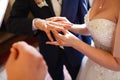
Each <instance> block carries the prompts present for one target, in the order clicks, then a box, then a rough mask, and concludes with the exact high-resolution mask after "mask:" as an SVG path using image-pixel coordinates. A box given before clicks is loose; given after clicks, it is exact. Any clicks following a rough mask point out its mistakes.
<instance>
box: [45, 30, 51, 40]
mask: <svg viewBox="0 0 120 80" xmlns="http://www.w3.org/2000/svg"><path fill="white" fill-rule="evenodd" d="M46 34H47V37H48V39H49V40H50V41H53V38H52V36H51V33H50V31H46Z"/></svg>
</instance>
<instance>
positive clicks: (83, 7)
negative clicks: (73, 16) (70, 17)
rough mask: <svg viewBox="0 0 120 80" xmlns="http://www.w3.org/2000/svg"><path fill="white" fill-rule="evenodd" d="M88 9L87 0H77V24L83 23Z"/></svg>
mask: <svg viewBox="0 0 120 80" xmlns="http://www.w3.org/2000/svg"><path fill="white" fill-rule="evenodd" d="M87 11H88V0H79V8H78V17H79V24H83V23H84V16H85V15H86V13H87Z"/></svg>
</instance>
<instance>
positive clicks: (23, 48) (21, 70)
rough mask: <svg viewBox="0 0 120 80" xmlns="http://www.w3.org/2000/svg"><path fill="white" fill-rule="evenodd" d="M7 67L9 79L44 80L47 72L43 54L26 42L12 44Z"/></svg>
mask: <svg viewBox="0 0 120 80" xmlns="http://www.w3.org/2000/svg"><path fill="white" fill-rule="evenodd" d="M5 67H6V71H7V76H8V80H44V78H45V76H46V73H47V65H46V63H45V61H44V59H43V57H42V55H41V54H40V53H39V52H38V51H37V50H36V49H35V48H33V47H32V46H30V45H28V44H27V43H25V42H17V43H14V44H13V45H12V47H11V52H10V56H9V58H8V61H7V63H6V66H5Z"/></svg>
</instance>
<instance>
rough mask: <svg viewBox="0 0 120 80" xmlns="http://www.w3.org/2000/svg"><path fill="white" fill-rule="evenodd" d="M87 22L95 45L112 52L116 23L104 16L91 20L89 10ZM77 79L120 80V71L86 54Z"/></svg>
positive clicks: (86, 17)
mask: <svg viewBox="0 0 120 80" xmlns="http://www.w3.org/2000/svg"><path fill="white" fill-rule="evenodd" d="M85 23H86V25H87V28H88V30H89V31H90V33H91V36H92V37H93V41H94V44H95V47H96V48H100V49H103V50H106V51H108V52H111V47H112V44H111V43H112V39H113V32H114V29H115V26H116V24H115V23H114V22H112V21H110V20H107V19H103V18H101V19H94V20H91V21H90V20H89V12H88V14H87V15H86V16H85ZM94 54H95V53H94ZM94 54H93V55H94ZM96 54H97V53H96ZM77 80H120V72H116V71H112V70H109V69H107V68H104V67H102V66H100V65H99V64H97V63H95V62H94V61H92V60H90V59H89V58H88V57H86V56H85V57H84V58H83V61H82V66H81V69H80V71H79V73H78V76H77Z"/></svg>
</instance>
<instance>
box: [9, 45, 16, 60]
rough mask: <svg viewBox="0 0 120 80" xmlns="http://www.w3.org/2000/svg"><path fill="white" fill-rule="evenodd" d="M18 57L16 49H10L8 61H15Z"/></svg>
mask: <svg viewBox="0 0 120 80" xmlns="http://www.w3.org/2000/svg"><path fill="white" fill-rule="evenodd" d="M17 57H18V53H17V50H16V49H15V48H13V47H12V48H11V49H10V55H9V61H15V60H16V59H17Z"/></svg>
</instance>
